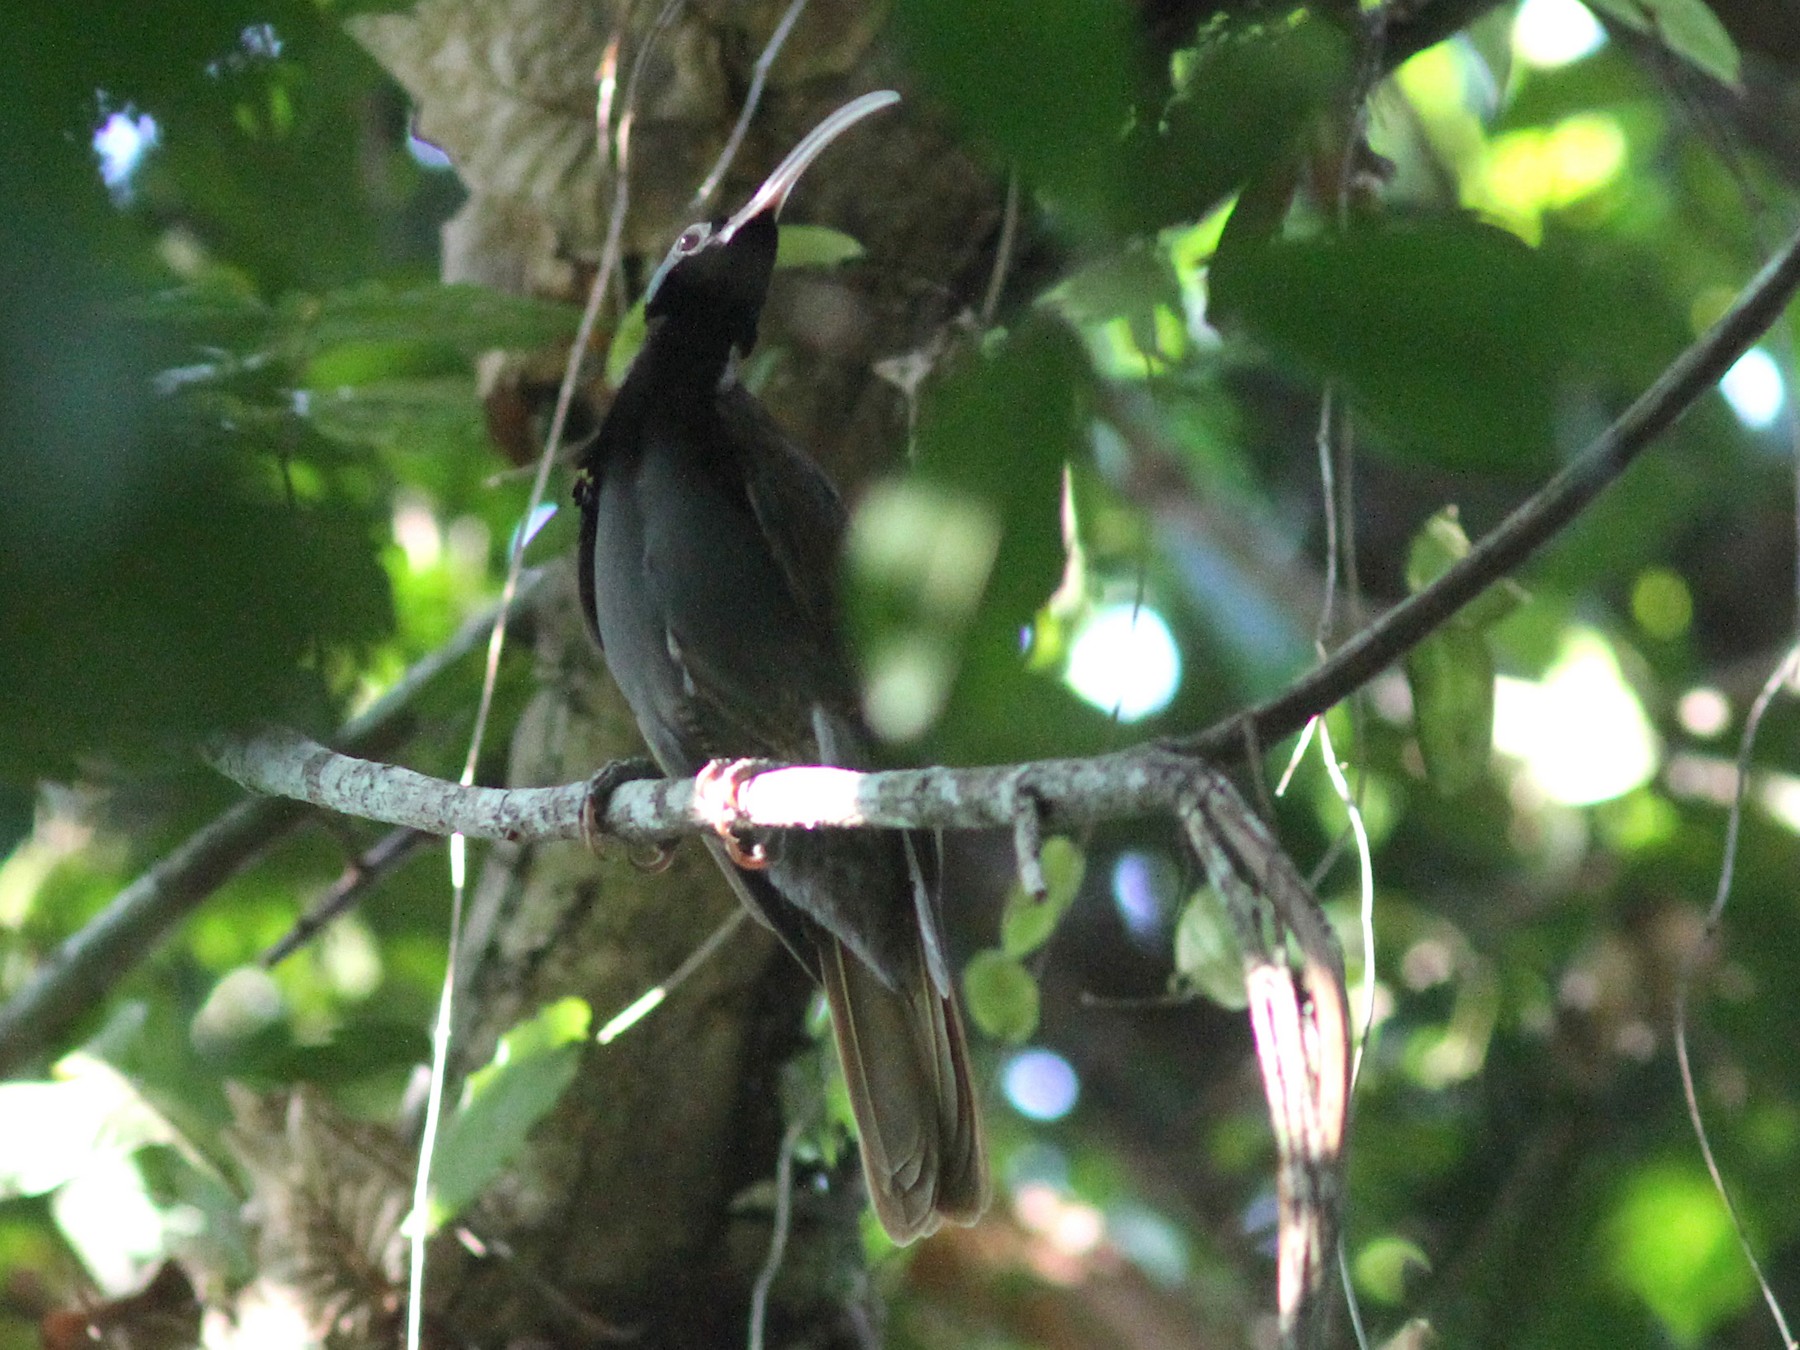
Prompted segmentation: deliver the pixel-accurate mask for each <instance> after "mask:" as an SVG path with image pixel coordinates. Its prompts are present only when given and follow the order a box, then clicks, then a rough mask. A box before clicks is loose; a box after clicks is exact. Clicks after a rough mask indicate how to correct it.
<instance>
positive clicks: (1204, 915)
mask: <svg viewBox="0 0 1800 1350" xmlns="http://www.w3.org/2000/svg"><path fill="white" fill-rule="evenodd" d="M1175 972H1176V974H1177V975H1178V976H1180V978H1181V979H1182V981H1183V982H1184V983H1186V984H1187V985H1188V986H1189V987H1190V988H1192V989H1196V990H1198V991H1199V992H1200V993H1202V994H1204V995H1205V996H1206V997H1207V998H1209V999H1211V1000H1212V1001H1213V1002H1214V1003H1216V1004H1218V1005H1219V1006H1220V1007H1221V1008H1229V1009H1231V1010H1232V1011H1233V1012H1241V1011H1243V1009H1245V1008H1247V1007H1249V1006H1250V999H1249V996H1248V995H1247V994H1246V993H1245V991H1244V951H1243V948H1242V947H1240V946H1239V945H1238V940H1237V932H1236V930H1235V929H1233V928H1232V926H1231V916H1230V915H1229V914H1227V913H1226V912H1225V902H1224V901H1223V900H1222V899H1220V898H1219V893H1218V892H1217V891H1215V890H1214V889H1213V888H1212V887H1211V886H1203V887H1201V888H1200V889H1199V890H1198V891H1196V892H1194V894H1193V895H1192V896H1191V897H1189V899H1188V902H1187V904H1185V905H1183V906H1182V908H1181V917H1180V918H1179V919H1177V920H1176V923H1175Z"/></svg>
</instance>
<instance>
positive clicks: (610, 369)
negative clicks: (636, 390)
mask: <svg viewBox="0 0 1800 1350" xmlns="http://www.w3.org/2000/svg"><path fill="white" fill-rule="evenodd" d="M649 331H650V328H649V323H648V321H647V320H646V319H645V318H644V302H643V300H642V298H640V299H639V300H638V302H637V303H636V304H635V305H633V306H632V307H631V308H630V309H628V310H626V311H625V317H624V318H622V319H620V320H619V326H618V329H617V330H616V331H615V332H614V333H613V339H612V342H611V344H610V345H609V346H608V347H607V349H606V382H607V383H608V384H610V385H611V386H612V387H613V388H614V389H617V388H618V387H619V386H620V385H622V384H624V383H625V376H626V374H627V373H628V372H629V371H630V370H631V363H632V362H633V361H635V360H637V354H638V353H639V352H640V351H642V350H643V347H644V337H645V335H646V334H647V333H648V332H649Z"/></svg>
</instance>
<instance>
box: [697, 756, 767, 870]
mask: <svg viewBox="0 0 1800 1350" xmlns="http://www.w3.org/2000/svg"><path fill="white" fill-rule="evenodd" d="M767 767H768V762H767V761H766V760H760V759H714V760H709V761H707V762H706V763H705V764H704V765H702V766H701V768H700V772H699V773H697V774H695V775H694V805H695V806H697V807H699V808H700V810H701V812H702V813H703V814H704V815H705V816H706V818H707V819H708V820H710V821H712V823H713V829H715V830H716V831H718V834H719V838H720V839H722V840H723V841H724V842H725V856H726V857H728V858H730V859H731V861H732V862H734V863H736V864H737V865H738V866H739V867H741V868H743V869H744V870H745V871H746V872H760V871H762V870H763V869H764V868H766V867H768V865H769V853H768V850H767V849H765V848H764V847H763V846H762V845H761V844H760V843H758V842H757V841H756V840H754V839H747V838H745V837H744V836H743V835H741V834H739V833H738V830H737V827H736V825H735V824H734V823H733V822H734V821H736V820H737V818H738V817H739V816H741V815H742V814H743V807H742V806H740V805H739V804H738V793H739V792H740V791H742V790H743V786H744V784H745V783H747V782H749V781H750V779H752V778H754V777H755V776H756V775H757V773H759V772H760V771H761V770H763V769H765V768H767Z"/></svg>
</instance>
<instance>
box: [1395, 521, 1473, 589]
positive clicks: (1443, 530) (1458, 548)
mask: <svg viewBox="0 0 1800 1350" xmlns="http://www.w3.org/2000/svg"><path fill="white" fill-rule="evenodd" d="M1468 556H1469V536H1468V535H1466V534H1464V533H1463V527H1462V518H1461V516H1460V515H1459V514H1458V513H1457V510H1456V508H1455V507H1454V506H1446V507H1445V508H1444V509H1443V510H1442V511H1439V512H1438V513H1437V514H1435V515H1434V516H1432V517H1431V519H1430V520H1427V521H1426V522H1425V524H1424V525H1423V526H1422V527H1420V529H1419V532H1418V533H1417V534H1415V535H1414V536H1413V541H1412V548H1411V549H1410V550H1408V552H1407V555H1406V589H1407V590H1409V591H1415V592H1416V591H1422V590H1424V589H1425V588H1426V587H1427V586H1429V585H1430V584H1431V583H1432V582H1434V581H1436V580H1437V579H1438V578H1439V577H1441V576H1443V575H1444V573H1446V572H1448V571H1449V570H1450V569H1451V567H1452V566H1454V565H1455V564H1457V563H1459V562H1461V561H1462V560H1463V559H1464V558H1466V557H1468Z"/></svg>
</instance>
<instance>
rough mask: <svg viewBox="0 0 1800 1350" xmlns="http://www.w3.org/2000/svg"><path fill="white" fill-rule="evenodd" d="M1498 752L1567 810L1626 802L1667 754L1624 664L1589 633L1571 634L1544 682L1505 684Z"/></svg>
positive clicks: (1499, 699)
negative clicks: (1615, 800) (1517, 764)
mask: <svg viewBox="0 0 1800 1350" xmlns="http://www.w3.org/2000/svg"><path fill="white" fill-rule="evenodd" d="M1494 748H1495V749H1496V750H1497V751H1499V752H1500V753H1501V754H1503V755H1509V756H1511V757H1512V758H1514V759H1517V760H1519V761H1520V763H1521V768H1522V769H1523V772H1524V774H1525V776H1526V777H1527V778H1528V779H1529V780H1530V782H1531V783H1532V785H1533V786H1534V787H1536V788H1537V790H1538V791H1539V792H1540V793H1541V794H1542V795H1543V796H1544V797H1545V798H1547V799H1548V800H1550V801H1552V802H1555V803H1558V804H1559V805H1563V806H1592V805H1593V804H1595V803H1596V802H1603V801H1609V800H1611V799H1612V798H1614V797H1619V796H1623V795H1624V794H1625V793H1627V792H1629V791H1631V790H1632V789H1633V788H1635V787H1639V786H1641V785H1642V784H1644V783H1646V782H1648V781H1649V779H1650V776H1651V775H1652V774H1653V773H1655V771H1656V765H1657V760H1658V757H1659V755H1660V753H1661V749H1660V746H1659V745H1658V742H1657V737H1656V732H1655V731H1654V730H1653V729H1652V728H1651V726H1650V720H1649V718H1648V717H1646V716H1645V715H1644V709H1643V705H1642V704H1641V703H1640V702H1639V701H1638V697H1637V695H1636V694H1635V693H1634V692H1633V691H1632V689H1631V687H1630V686H1629V685H1628V684H1626V683H1625V678H1624V676H1623V674H1622V673H1621V672H1620V669H1619V662H1618V658H1617V657H1615V656H1614V655H1613V651H1612V648H1611V647H1610V646H1609V645H1608V644H1607V642H1606V639H1605V638H1603V637H1601V636H1600V635H1599V634H1598V633H1596V632H1593V631H1592V630H1588V629H1576V630H1574V631H1572V632H1571V633H1570V634H1569V636H1568V637H1567V638H1566V639H1565V641H1564V644H1563V648H1562V652H1561V654H1560V656H1559V657H1558V658H1557V660H1556V663H1555V664H1554V665H1553V666H1551V668H1550V670H1549V671H1548V673H1547V674H1546V675H1545V677H1544V679H1543V680H1542V681H1532V680H1520V679H1515V678H1512V677H1509V676H1505V675H1502V676H1500V677H1499V678H1498V680H1497V681H1496V682H1495V689H1494Z"/></svg>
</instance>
